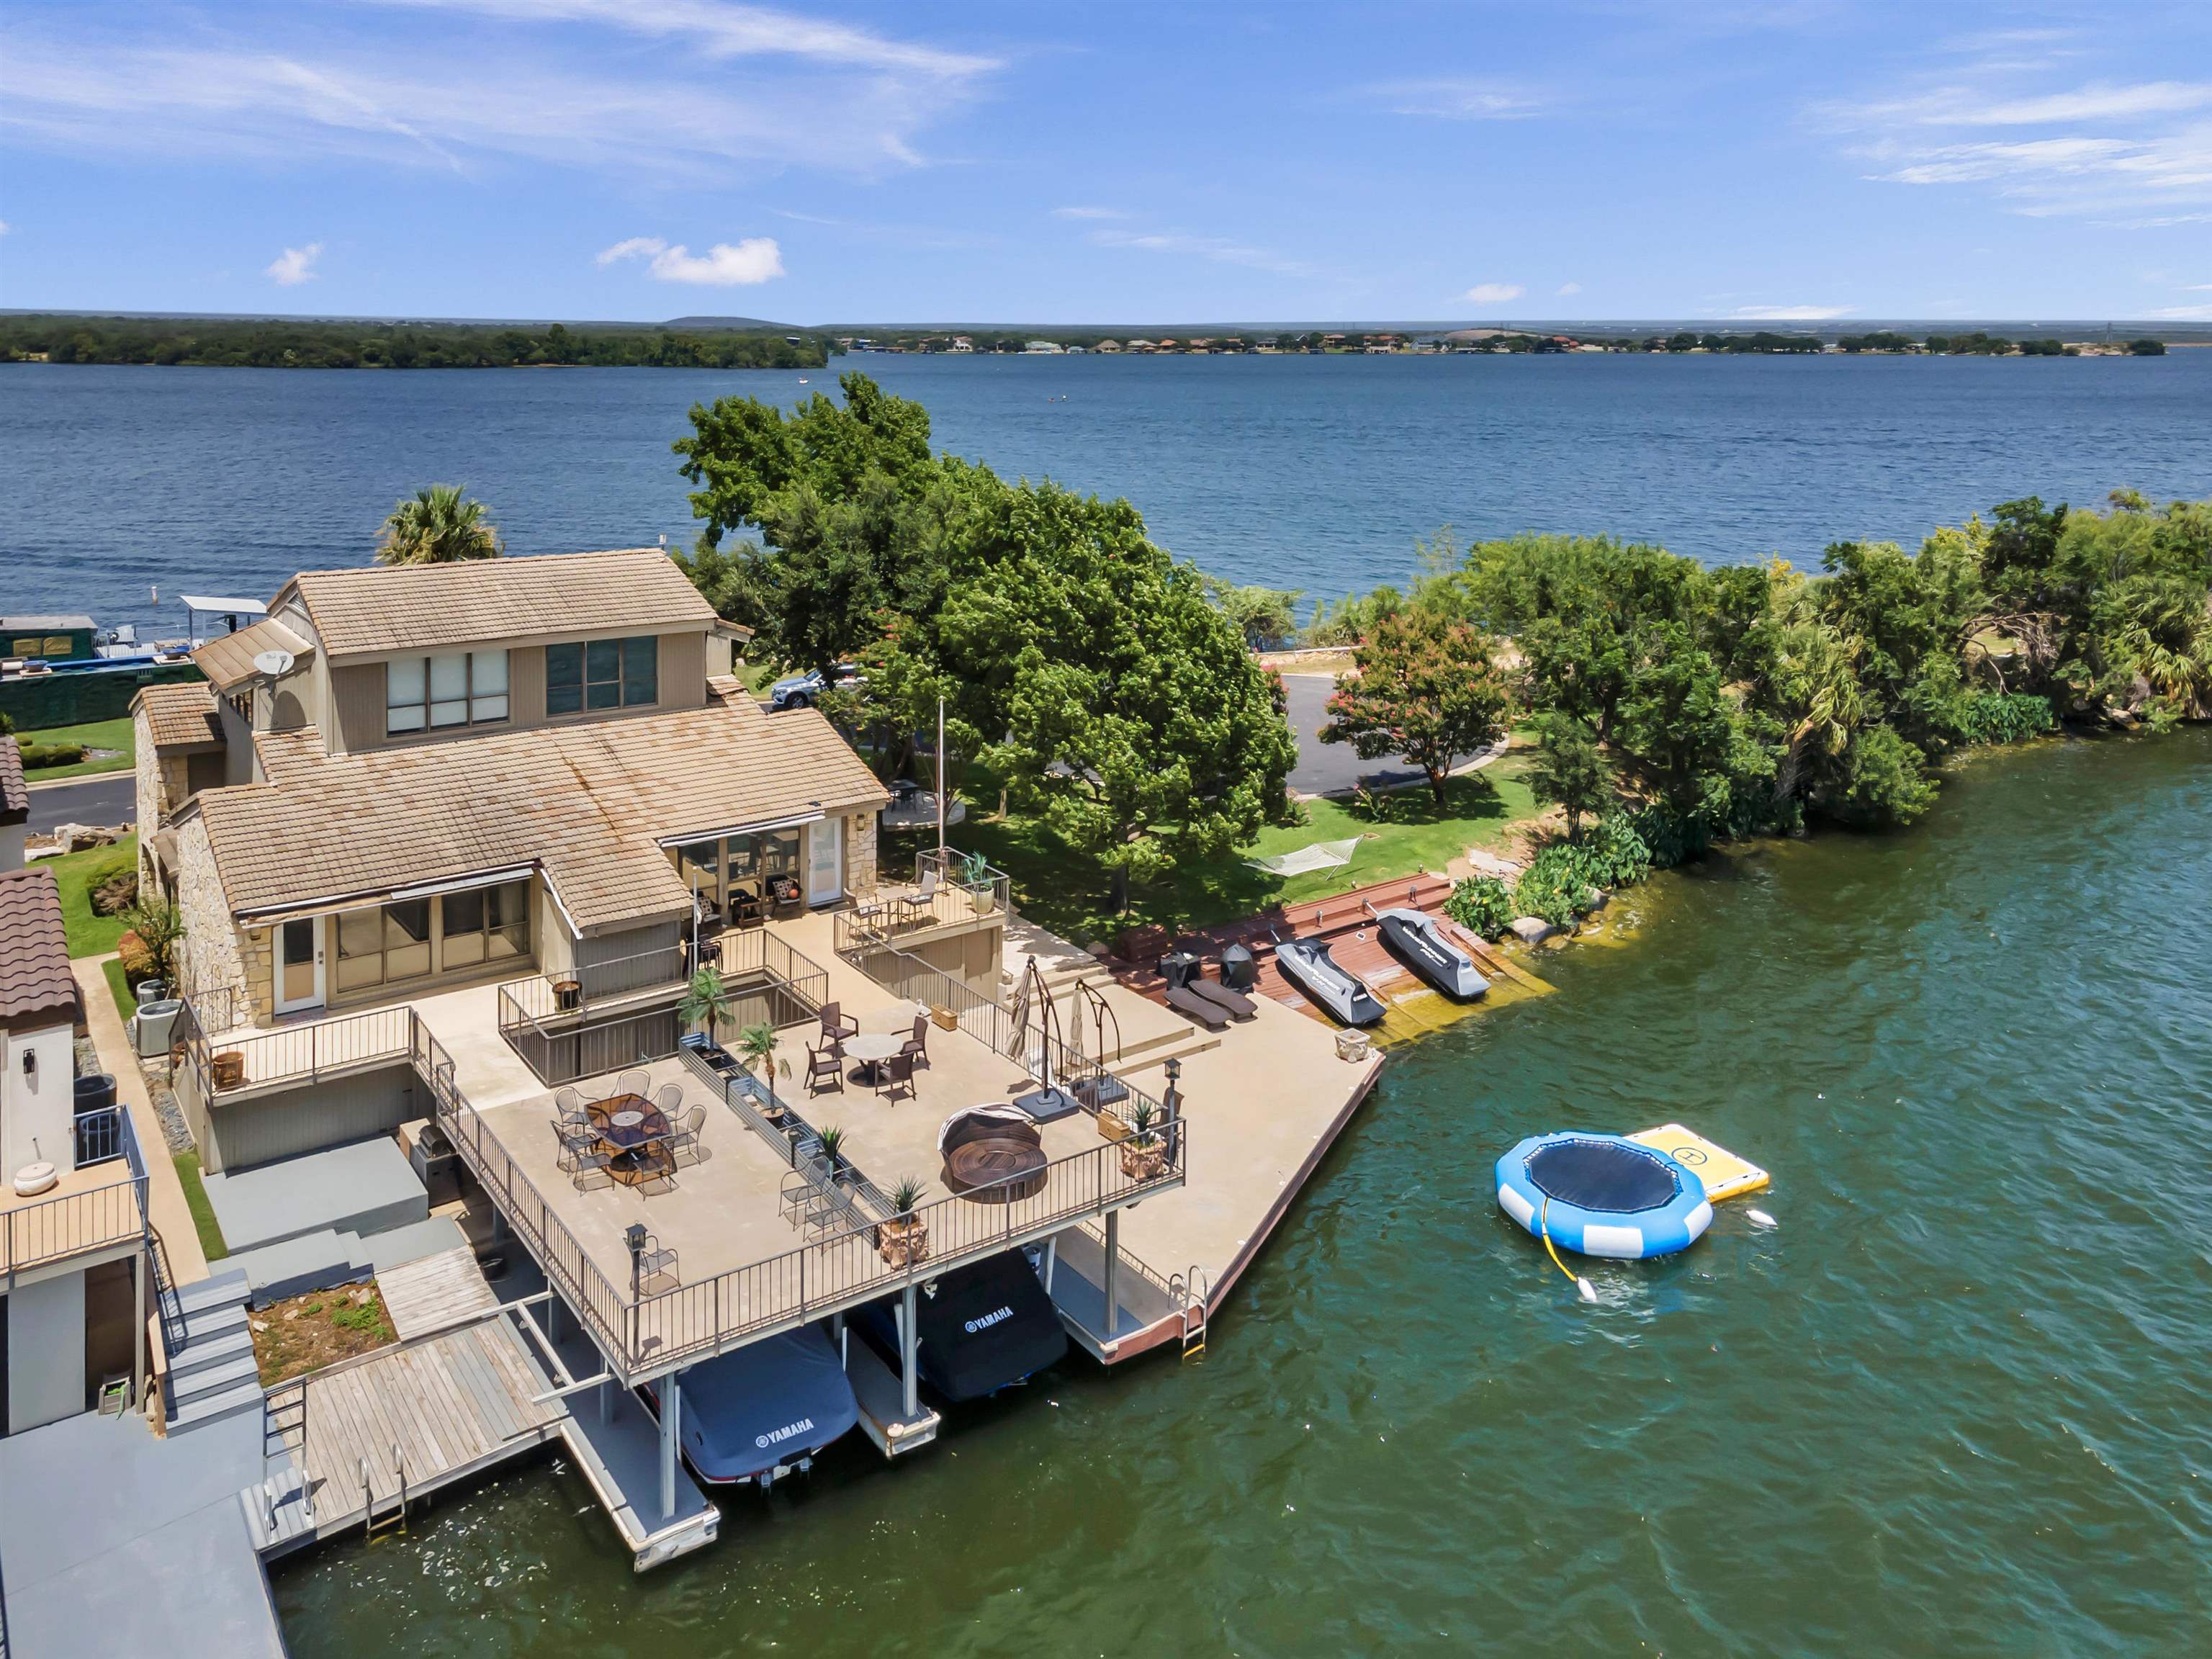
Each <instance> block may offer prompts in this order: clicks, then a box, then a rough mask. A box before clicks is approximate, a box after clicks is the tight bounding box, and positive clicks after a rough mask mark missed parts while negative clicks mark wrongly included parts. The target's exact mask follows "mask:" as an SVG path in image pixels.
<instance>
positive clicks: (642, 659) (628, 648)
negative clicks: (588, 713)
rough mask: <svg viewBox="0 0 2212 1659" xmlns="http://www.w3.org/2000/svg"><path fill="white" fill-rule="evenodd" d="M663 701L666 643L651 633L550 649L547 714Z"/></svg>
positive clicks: (546, 650)
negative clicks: (662, 663)
mask: <svg viewBox="0 0 2212 1659" xmlns="http://www.w3.org/2000/svg"><path fill="white" fill-rule="evenodd" d="M659 700H660V641H659V640H658V639H656V638H655V637H654V636H653V635H650V634H641V635H635V637H633V638H630V639H624V640H586V641H580V642H579V643H577V644H574V645H549V646H547V647H545V712H546V713H547V714H580V713H581V712H582V711H583V710H585V709H586V708H644V707H650V706H651V705H652V704H653V703H656V702H659Z"/></svg>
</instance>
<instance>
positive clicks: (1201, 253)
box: [1091, 230, 1312, 276]
mask: <svg viewBox="0 0 2212 1659" xmlns="http://www.w3.org/2000/svg"><path fill="white" fill-rule="evenodd" d="M1091 243H1092V245H1093V246H1097V247H1126V248H1134V249H1136V250H1137V251H1139V252H1144V253H1182V254H1188V255H1190V256H1192V257H1193V258H1200V259H1211V260H1212V261H1213V262H1214V263H1215V264H1225V265H1243V266H1245V267H1247V268H1248V269H1249V270H1271V271H1273V272H1274V273H1275V274H1276V275H1278V276H1307V275H1310V274H1311V270H1312V267H1310V265H1308V264H1305V263H1304V261H1302V260H1297V259H1290V258H1285V257H1284V256H1283V255H1281V254H1279V253H1277V252H1273V250H1271V249H1268V248H1264V247H1253V246H1249V245H1248V244H1246V243H1243V242H1238V241H1233V240H1231V239H1230V238H1228V237H1226V236H1190V235H1185V234H1182V233H1181V232H1176V231H1148V232H1144V233H1141V234H1140V233H1138V232H1134V231H1127V230H1094V231H1092V232H1091Z"/></svg>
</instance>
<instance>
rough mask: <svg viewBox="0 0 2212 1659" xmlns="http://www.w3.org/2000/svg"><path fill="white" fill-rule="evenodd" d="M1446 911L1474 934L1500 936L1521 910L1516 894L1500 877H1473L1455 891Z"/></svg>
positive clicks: (1445, 905)
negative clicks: (1514, 894)
mask: <svg viewBox="0 0 2212 1659" xmlns="http://www.w3.org/2000/svg"><path fill="white" fill-rule="evenodd" d="M1444 914H1445V915H1448V916H1449V917H1450V918H1451V919H1452V920H1453V921H1455V922H1457V923H1458V924H1459V925H1460V926H1461V927H1464V928H1466V929H1467V931H1468V933H1477V934H1480V936H1481V937H1482V938H1484V939H1496V938H1497V937H1498V935H1499V934H1500V933H1504V931H1505V930H1506V929H1507V928H1508V927H1511V926H1512V925H1513V918H1514V917H1515V916H1516V915H1519V914H1520V913H1519V912H1518V911H1517V910H1516V909H1515V908H1513V895H1512V894H1511V893H1510V891H1508V890H1507V889H1506V885H1505V884H1504V882H1502V881H1500V880H1498V878H1497V877H1495V876H1469V877H1468V878H1467V879H1466V880H1465V881H1462V882H1461V883H1460V884H1458V885H1457V886H1455V887H1454V888H1453V889H1452V890H1451V896H1450V897H1449V898H1448V899H1446V900H1445V901H1444Z"/></svg>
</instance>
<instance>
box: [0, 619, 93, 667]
mask: <svg viewBox="0 0 2212 1659" xmlns="http://www.w3.org/2000/svg"><path fill="white" fill-rule="evenodd" d="M93 632H94V629H93V622H92V618H91V617H82V616H58V617H0V657H12V658H18V659H22V660H24V661H26V662H31V661H43V662H69V661H71V660H73V659H78V658H83V657H89V656H90V655H91V654H92V636H93Z"/></svg>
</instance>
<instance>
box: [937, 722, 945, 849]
mask: <svg viewBox="0 0 2212 1659" xmlns="http://www.w3.org/2000/svg"><path fill="white" fill-rule="evenodd" d="M945 873H946V872H945V699H944V698H942V697H939V699H938V700H937V878H938V879H939V881H943V880H944V879H945Z"/></svg>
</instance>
